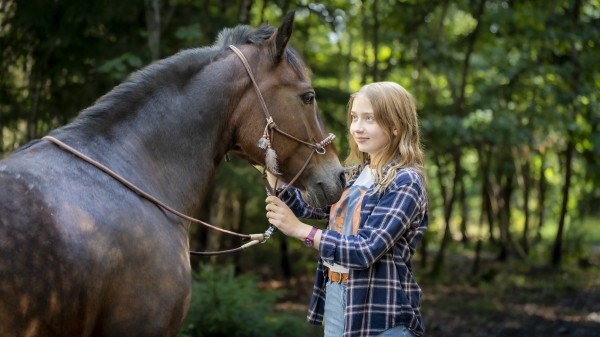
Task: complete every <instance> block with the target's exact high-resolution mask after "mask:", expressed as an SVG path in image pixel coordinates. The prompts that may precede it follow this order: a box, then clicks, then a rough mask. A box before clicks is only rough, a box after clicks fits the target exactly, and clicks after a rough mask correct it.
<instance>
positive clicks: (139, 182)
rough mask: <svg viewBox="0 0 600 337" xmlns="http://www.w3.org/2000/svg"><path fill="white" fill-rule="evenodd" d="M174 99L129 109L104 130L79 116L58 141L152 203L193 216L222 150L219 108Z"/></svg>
mask: <svg viewBox="0 0 600 337" xmlns="http://www.w3.org/2000/svg"><path fill="white" fill-rule="evenodd" d="M180 96H181V97H179V98H175V97H173V98H171V99H170V100H167V101H164V99H163V101H160V99H149V100H147V101H146V102H143V104H142V105H140V107H130V109H132V110H131V112H130V116H129V117H128V118H123V119H121V120H120V121H119V122H118V123H116V124H114V125H110V126H107V125H105V124H102V121H92V120H86V116H82V117H81V120H80V121H78V122H76V123H74V124H75V125H73V126H70V127H67V128H65V131H64V132H63V135H60V133H59V134H58V135H59V136H60V138H61V139H65V141H66V142H70V143H73V144H72V145H73V146H74V147H76V148H78V149H79V150H80V151H82V152H84V153H86V154H87V155H89V156H90V157H92V158H93V159H95V160H97V161H98V162H100V163H102V164H104V165H106V166H108V167H109V168H111V169H112V170H113V171H116V172H117V173H119V174H120V175H121V176H123V178H125V179H127V180H129V181H130V182H132V183H133V184H135V185H136V186H138V187H140V188H141V189H143V190H145V191H146V192H148V193H150V194H152V195H153V196H155V197H156V198H159V199H160V200H162V201H164V202H165V203H168V204H170V205H173V206H174V207H177V208H179V209H180V210H181V211H183V212H190V213H195V212H197V211H198V210H199V208H200V205H201V204H202V199H203V198H204V196H205V194H206V192H207V190H208V188H209V186H210V182H211V180H212V178H213V176H214V173H215V170H216V166H217V165H218V164H219V162H220V161H221V159H222V158H223V156H224V155H225V153H226V152H227V150H228V148H227V146H228V144H229V142H227V140H226V138H227V137H228V136H227V135H226V134H224V129H225V125H226V124H227V123H226V121H225V120H223V119H224V118H225V115H226V113H225V111H224V106H225V105H224V104H223V102H219V100H208V99H204V100H203V99H200V100H199V99H196V100H193V102H202V104H203V105H202V106H199V105H198V104H197V103H194V104H192V100H190V99H188V98H186V97H190V96H189V95H180ZM158 97H160V95H158ZM136 109H137V110H136ZM135 110H136V111H135ZM106 113H107V114H110V111H107V112H106ZM107 118H110V117H109V116H107ZM100 125H102V127H98V126H100Z"/></svg>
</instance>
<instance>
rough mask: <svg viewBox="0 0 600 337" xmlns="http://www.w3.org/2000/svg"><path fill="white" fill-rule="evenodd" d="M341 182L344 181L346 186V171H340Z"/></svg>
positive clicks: (343, 183)
mask: <svg viewBox="0 0 600 337" xmlns="http://www.w3.org/2000/svg"><path fill="white" fill-rule="evenodd" d="M340 183H342V187H345V186H346V175H345V174H344V172H342V173H340Z"/></svg>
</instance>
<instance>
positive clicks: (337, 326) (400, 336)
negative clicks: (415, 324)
mask: <svg viewBox="0 0 600 337" xmlns="http://www.w3.org/2000/svg"><path fill="white" fill-rule="evenodd" d="M347 286H348V284H347V283H335V282H331V281H327V284H326V285H325V317H324V320H325V322H324V325H325V327H324V330H325V335H324V337H342V336H343V335H344V316H345V312H346V288H347ZM377 337H415V336H414V335H413V333H412V332H410V330H408V328H406V327H405V326H404V325H398V326H396V327H393V328H391V329H389V330H386V331H384V332H383V333H381V334H380V335H379V336H377Z"/></svg>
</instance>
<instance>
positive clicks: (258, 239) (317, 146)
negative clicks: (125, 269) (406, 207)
mask: <svg viewBox="0 0 600 337" xmlns="http://www.w3.org/2000/svg"><path fill="white" fill-rule="evenodd" d="M229 48H231V50H233V52H234V53H235V54H236V55H238V56H239V58H240V60H241V61H242V63H243V64H244V67H245V68H246V71H247V72H248V75H249V76H250V79H251V80H252V84H253V85H254V89H255V90H256V94H257V95H258V99H259V101H260V103H261V105H262V108H263V111H264V113H265V116H266V119H267V125H266V127H265V131H266V134H267V136H268V138H267V141H269V144H268V145H267V148H268V149H269V148H270V139H272V132H270V131H271V130H274V131H277V132H279V133H281V134H282V135H284V136H286V137H288V138H290V139H293V140H295V141H297V142H299V143H301V144H304V145H306V146H308V147H310V148H312V149H313V151H312V152H311V153H310V155H309V156H308V159H306V162H305V163H304V165H302V168H301V169H300V171H299V172H298V173H297V174H296V176H294V178H293V179H292V180H291V181H290V182H289V184H288V185H287V186H286V187H285V189H284V190H282V191H281V192H279V194H278V196H281V195H282V194H283V193H284V192H285V190H287V188H288V187H289V186H290V185H292V184H293V183H294V182H295V181H296V179H298V177H299V176H300V175H301V174H302V172H304V170H305V169H306V167H307V166H308V163H309V162H310V159H311V158H312V157H313V155H314V154H315V152H316V153H317V154H321V155H322V154H325V152H326V150H325V147H326V146H327V145H329V144H331V142H332V141H333V140H334V139H335V135H333V134H331V133H330V134H329V136H327V137H325V139H323V140H322V141H320V142H317V143H309V142H306V141H303V140H301V139H298V138H296V137H294V136H292V135H290V134H289V133H287V132H284V131H283V130H281V129H279V128H278V127H277V125H276V124H275V122H274V121H273V117H271V115H270V114H269V110H268V109H267V105H266V103H265V101H264V99H263V96H262V94H261V92H260V89H259V88H258V84H257V83H256V80H255V79H254V76H253V74H252V70H251V69H250V65H248V61H247V60H246V58H245V57H244V54H242V52H241V51H240V50H239V49H237V48H236V47H235V46H233V45H231V46H229ZM42 139H43V140H46V141H49V142H51V143H53V144H55V145H56V146H58V147H59V148H60V149H62V150H64V151H66V152H69V153H71V154H73V155H74V156H75V157H78V158H79V159H81V160H83V161H85V162H87V163H89V164H91V165H92V166H94V167H96V168H97V169H99V170H100V171H102V172H104V173H106V174H107V175H109V176H111V177H112V178H114V179H115V180H117V181H118V182H120V183H121V184H123V185H125V187H127V188H129V189H130V190H132V191H133V192H135V193H137V194H138V195H139V196H141V197H143V198H145V199H146V200H148V201H150V202H152V203H153V204H155V205H157V206H159V207H161V208H163V209H165V210H167V211H169V212H171V213H172V214H174V215H176V216H178V217H180V218H182V219H185V220H188V221H191V222H195V223H198V224H201V225H203V226H205V227H207V228H210V229H212V230H215V231H218V232H221V233H225V234H230V235H235V236H238V237H241V238H243V239H246V240H249V242H247V243H245V244H243V245H241V246H239V247H237V248H233V249H228V250H221V251H214V252H196V251H190V255H200V256H208V255H221V254H228V253H235V252H238V251H241V250H243V249H246V248H248V247H250V246H254V245H255V244H257V243H264V242H265V241H267V239H269V237H270V236H271V235H272V234H273V232H274V231H275V230H276V227H275V226H273V225H270V226H269V228H268V229H267V230H266V231H265V232H264V233H262V234H240V233H236V232H233V231H229V230H226V229H223V228H219V227H217V226H213V225H211V224H209V223H206V222H204V221H202V220H198V219H195V218H192V217H190V216H188V215H185V214H183V213H181V212H179V211H177V210H175V209H174V208H172V207H170V206H168V205H166V204H165V203H163V202H162V201H160V200H158V199H156V198H155V197H153V196H152V195H150V194H149V193H147V192H145V191H143V190H142V189H140V188H139V187H137V186H136V185H134V184H133V183H131V182H129V181H128V180H127V179H125V178H123V177H122V176H120V175H119V174H118V173H116V172H114V171H112V170H111V169H110V168H108V167H107V166H105V165H103V164H101V163H99V162H98V161H96V160H94V159H92V158H90V157H89V156H87V155H85V154H83V153H81V152H80V151H78V150H76V149H74V148H73V147H71V146H69V145H67V144H65V143H63V142H62V141H60V140H58V139H56V138H54V137H52V136H44V137H42ZM271 150H272V149H271ZM274 173H275V172H274ZM263 181H264V183H265V187H266V188H267V194H269V195H271V194H274V191H275V190H274V189H273V188H272V187H271V186H270V185H269V183H268V181H267V180H266V177H265V172H263Z"/></svg>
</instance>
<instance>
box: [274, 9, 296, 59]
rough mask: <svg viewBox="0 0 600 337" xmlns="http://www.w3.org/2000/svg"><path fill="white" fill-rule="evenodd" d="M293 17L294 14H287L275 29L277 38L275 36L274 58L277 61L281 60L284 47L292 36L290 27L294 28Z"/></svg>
mask: <svg viewBox="0 0 600 337" xmlns="http://www.w3.org/2000/svg"><path fill="white" fill-rule="evenodd" d="M294 15H295V12H289V13H288V14H286V16H285V17H284V18H283V23H282V24H281V26H279V28H277V36H275V57H276V58H277V60H280V59H281V56H282V55H283V52H284V51H285V47H286V46H287V44H288V41H289V40H290V36H292V27H293V26H294Z"/></svg>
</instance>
